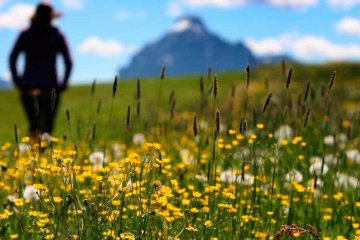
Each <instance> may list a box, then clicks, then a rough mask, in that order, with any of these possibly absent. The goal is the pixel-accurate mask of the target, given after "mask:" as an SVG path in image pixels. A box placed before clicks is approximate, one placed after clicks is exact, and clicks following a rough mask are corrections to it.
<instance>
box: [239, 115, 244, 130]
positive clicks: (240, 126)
mask: <svg viewBox="0 0 360 240" xmlns="http://www.w3.org/2000/svg"><path fill="white" fill-rule="evenodd" d="M243 124H244V119H243V118H241V119H240V124H239V133H243V132H244V129H243Z"/></svg>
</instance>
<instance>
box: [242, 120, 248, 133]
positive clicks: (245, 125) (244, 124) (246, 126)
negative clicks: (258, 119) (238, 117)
mask: <svg viewBox="0 0 360 240" xmlns="http://www.w3.org/2000/svg"><path fill="white" fill-rule="evenodd" d="M247 129H248V123H247V121H246V120H245V119H244V122H243V128H242V130H243V132H246V131H247Z"/></svg>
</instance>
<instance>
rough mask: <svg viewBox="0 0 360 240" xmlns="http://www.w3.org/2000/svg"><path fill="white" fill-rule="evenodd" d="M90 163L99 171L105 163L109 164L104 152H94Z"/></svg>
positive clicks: (90, 157)
mask: <svg viewBox="0 0 360 240" xmlns="http://www.w3.org/2000/svg"><path fill="white" fill-rule="evenodd" d="M89 161H90V163H92V165H93V169H94V170H98V169H100V168H102V167H103V165H104V163H106V162H107V159H106V158H105V155H104V153H103V152H93V153H92V154H91V155H90V156H89Z"/></svg>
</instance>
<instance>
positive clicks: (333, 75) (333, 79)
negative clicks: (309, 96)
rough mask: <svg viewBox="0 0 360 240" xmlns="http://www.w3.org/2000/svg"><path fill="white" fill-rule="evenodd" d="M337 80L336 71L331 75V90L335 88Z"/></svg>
mask: <svg viewBox="0 0 360 240" xmlns="http://www.w3.org/2000/svg"><path fill="white" fill-rule="evenodd" d="M335 78H336V71H334V72H333V73H332V74H331V78H330V82H329V90H330V89H331V88H332V87H333V85H334V82H335Z"/></svg>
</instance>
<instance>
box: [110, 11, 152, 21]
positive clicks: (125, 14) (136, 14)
mask: <svg viewBox="0 0 360 240" xmlns="http://www.w3.org/2000/svg"><path fill="white" fill-rule="evenodd" d="M147 15H148V13H147V12H146V11H145V10H138V11H130V10H120V11H118V12H117V14H116V16H117V17H118V18H120V19H122V20H130V19H134V18H144V17H146V16H147Z"/></svg>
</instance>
